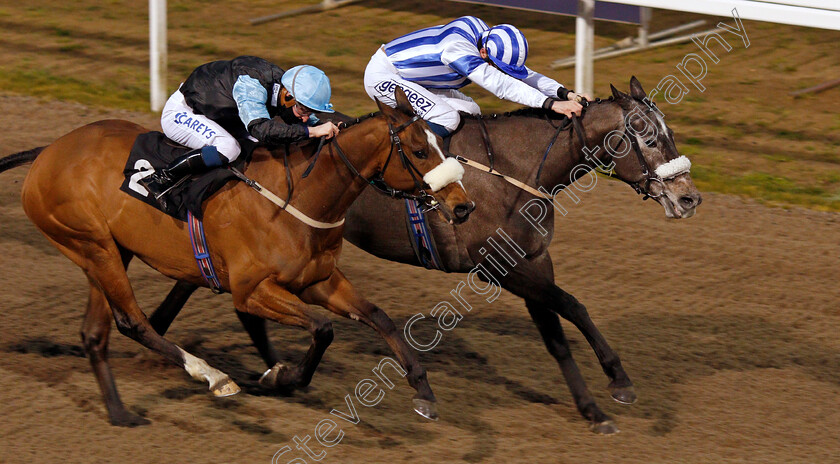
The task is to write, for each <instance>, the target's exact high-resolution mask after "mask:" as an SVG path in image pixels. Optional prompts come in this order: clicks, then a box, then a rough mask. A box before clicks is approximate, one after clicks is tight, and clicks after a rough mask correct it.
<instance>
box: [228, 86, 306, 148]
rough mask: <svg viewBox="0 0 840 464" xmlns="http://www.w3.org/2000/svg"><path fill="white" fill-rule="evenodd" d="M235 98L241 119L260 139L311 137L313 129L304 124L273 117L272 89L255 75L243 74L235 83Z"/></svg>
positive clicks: (250, 132) (289, 140) (274, 139)
mask: <svg viewBox="0 0 840 464" xmlns="http://www.w3.org/2000/svg"><path fill="white" fill-rule="evenodd" d="M233 99H234V100H235V101H236V107H237V108H238V110H239V119H241V120H242V123H243V124H244V125H245V127H246V128H248V133H249V134H251V135H252V136H253V137H254V138H256V139H257V140H259V141H261V142H265V143H269V144H280V143H284V142H298V141H301V140H304V139H306V138H308V137H309V129H308V128H307V127H306V126H304V125H303V124H286V123H285V122H283V120H282V119H280V118H274V119H272V118H271V116H270V115H269V113H268V108H267V107H266V106H265V102H266V101H268V92H267V91H266V90H265V88H264V87H263V86H262V84H260V82H259V81H258V80H256V79H254V78H253V77H251V76H248V75H242V76H239V78H238V79H237V80H236V83H235V84H233Z"/></svg>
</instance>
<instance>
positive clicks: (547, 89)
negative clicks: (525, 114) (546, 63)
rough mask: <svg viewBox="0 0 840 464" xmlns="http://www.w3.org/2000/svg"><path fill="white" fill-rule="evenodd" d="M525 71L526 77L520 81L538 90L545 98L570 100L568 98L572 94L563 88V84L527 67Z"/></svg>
mask: <svg viewBox="0 0 840 464" xmlns="http://www.w3.org/2000/svg"><path fill="white" fill-rule="evenodd" d="M525 69H527V70H528V75H527V76H525V78H524V79H522V82H525V83H526V84H528V85H530V86H531V87H533V88H535V89H538V90H539V91H540V92H542V94H543V95H545V96H546V97H556V98H559V99H560V100H570V98H568V96H569V94H570V93H572V92H571V91H570V90H569V89H567V88H566V87H563V84H561V83H559V82H557V81H555V80H554V79H552V78H550V77H547V76H544V75H542V74H540V73H538V72H536V71H534V70H533V69H531V68H529V67H527V66H526V67H525Z"/></svg>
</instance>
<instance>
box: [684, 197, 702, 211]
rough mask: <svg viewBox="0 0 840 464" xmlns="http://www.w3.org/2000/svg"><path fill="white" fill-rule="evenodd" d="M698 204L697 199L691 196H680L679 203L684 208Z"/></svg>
mask: <svg viewBox="0 0 840 464" xmlns="http://www.w3.org/2000/svg"><path fill="white" fill-rule="evenodd" d="M698 204H699V202H698V201H697V199H695V198H694V197H692V196H688V195H686V196H683V197H680V205H682V207H683V208H686V209H689V208H693V207H695V206H697V205H698Z"/></svg>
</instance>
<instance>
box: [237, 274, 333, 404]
mask: <svg viewBox="0 0 840 464" xmlns="http://www.w3.org/2000/svg"><path fill="white" fill-rule="evenodd" d="M234 301H239V298H237V296H236V295H234ZM236 306H237V308H236V309H237V311H238V312H237V315H238V316H239V319H240V321H241V322H242V324H243V325H244V326H245V329H246V330H247V331H248V334H249V335H250V336H251V339H252V340H254V343H255V344H256V345H257V348H258V349H259V350H260V354H261V355H262V356H263V359H264V360H266V363H268V364H269V367H270V369H268V370H267V371H266V372H265V374H263V376H262V378H260V384H261V385H263V386H265V387H268V388H274V389H278V390H284V391H289V390H293V389H295V388H300V387H305V386H307V385H309V383H310V382H311V381H312V375H313V374H314V373H315V369H316V368H317V367H318V364H319V363H320V362H321V358H322V357H323V356H324V352H325V351H326V350H327V347H329V346H330V343H332V340H333V329H332V323H331V322H330V320H329V319H327V318H326V317H324V316H322V315H320V314H318V313H316V312H314V311H312V310H311V309H309V308H308V307H307V306H306V303H304V302H302V301H301V300H300V299H299V298H298V297H297V296H295V295H293V294H292V293H290V292H289V291H288V290H286V289H285V288H283V287H282V286H280V284H278V283H277V282H275V281H274V280H273V279H270V278H269V279H266V280H264V281H262V282H261V283H260V284H259V285H257V287H256V288H255V289H254V290H253V291H252V292H251V293H250V294H249V295H248V296H247V297H245V298H244V301H243V302H242V303H237V305H236ZM264 319H269V320H272V321H275V322H279V323H280V324H285V325H293V326H297V327H301V328H303V329H306V330H307V331H309V333H310V334H311V335H312V345H310V347H309V351H307V352H306V356H304V358H303V360H301V362H300V363H299V364H298V365H297V366H295V367H289V366H286V365H283V364H282V363H280V362H277V359H278V358H277V353H276V352H275V351H274V349H273V348H272V347H271V346H270V344H269V342H268V337H267V335H266V332H265V321H264ZM265 350H267V351H265ZM272 361H274V363H272ZM272 366H273V367H272Z"/></svg>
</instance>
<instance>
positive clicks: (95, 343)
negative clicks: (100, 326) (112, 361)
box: [80, 330, 108, 355]
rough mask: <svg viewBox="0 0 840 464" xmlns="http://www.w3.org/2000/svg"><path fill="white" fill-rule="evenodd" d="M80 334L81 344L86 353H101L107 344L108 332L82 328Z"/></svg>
mask: <svg viewBox="0 0 840 464" xmlns="http://www.w3.org/2000/svg"><path fill="white" fill-rule="evenodd" d="M80 335H81V337H82V346H83V347H84V348H85V353H87V354H88V355H91V354H95V353H96V354H98V353H101V352H102V351H104V349H105V346H106V345H107V344H108V334H107V333H102V332H101V331H89V330H82V331H81V333H80Z"/></svg>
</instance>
